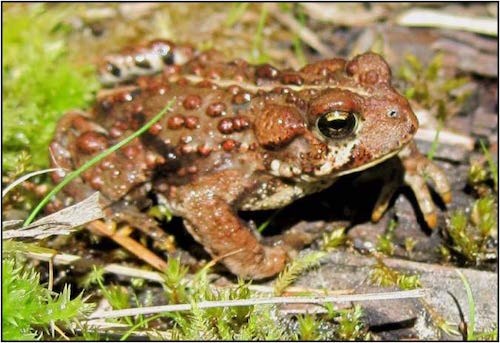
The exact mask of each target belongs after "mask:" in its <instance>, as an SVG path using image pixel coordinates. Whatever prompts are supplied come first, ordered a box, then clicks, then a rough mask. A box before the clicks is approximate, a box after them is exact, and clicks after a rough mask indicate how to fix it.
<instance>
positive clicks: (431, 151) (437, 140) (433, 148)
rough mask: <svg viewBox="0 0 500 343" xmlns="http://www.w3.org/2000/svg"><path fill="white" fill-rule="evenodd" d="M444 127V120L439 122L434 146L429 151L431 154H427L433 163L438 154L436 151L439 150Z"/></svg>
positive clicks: (433, 142)
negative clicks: (440, 136) (440, 135)
mask: <svg viewBox="0 0 500 343" xmlns="http://www.w3.org/2000/svg"><path fill="white" fill-rule="evenodd" d="M443 126H444V120H439V122H438V127H437V129H436V135H435V136H434V140H433V141H432V145H431V147H430V149H429V152H428V153H427V158H428V159H429V160H431V161H432V160H433V159H434V155H435V154H436V151H437V148H438V145H439V134H440V133H441V130H442V129H443Z"/></svg>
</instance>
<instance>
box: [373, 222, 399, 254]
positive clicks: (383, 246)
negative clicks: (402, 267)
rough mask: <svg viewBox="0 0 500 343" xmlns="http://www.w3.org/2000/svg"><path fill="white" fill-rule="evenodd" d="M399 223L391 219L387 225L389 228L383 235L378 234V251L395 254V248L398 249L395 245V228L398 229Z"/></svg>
mask: <svg viewBox="0 0 500 343" xmlns="http://www.w3.org/2000/svg"><path fill="white" fill-rule="evenodd" d="M396 226H397V223H396V221H395V220H391V221H390V222H389V224H388V225H387V228H386V230H385V232H384V234H383V235H378V236H377V243H376V245H375V246H376V249H377V251H378V252H381V253H382V254H385V255H387V256H392V255H393V254H394V250H395V249H396V248H395V246H394V242H393V239H394V230H396Z"/></svg>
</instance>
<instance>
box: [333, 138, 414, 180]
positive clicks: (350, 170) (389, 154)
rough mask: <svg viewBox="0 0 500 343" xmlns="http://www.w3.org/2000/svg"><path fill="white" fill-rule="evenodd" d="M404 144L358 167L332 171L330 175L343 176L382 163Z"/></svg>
mask: <svg viewBox="0 0 500 343" xmlns="http://www.w3.org/2000/svg"><path fill="white" fill-rule="evenodd" d="M404 147H405V146H402V147H401V148H399V149H397V150H394V151H391V152H389V153H387V154H385V155H382V156H381V157H379V158H377V159H374V160H372V161H370V162H368V163H365V164H363V165H361V166H359V167H356V168H352V169H347V170H342V171H340V172H338V173H333V174H332V175H331V176H332V177H335V178H337V177H339V176H343V175H347V174H351V173H356V172H359V171H362V170H365V169H369V168H371V167H373V166H376V165H377V164H379V163H382V162H384V161H385V160H388V159H389V158H391V157H394V156H396V155H397V154H398V153H399V152H400V151H401V150H402V149H403V148H404Z"/></svg>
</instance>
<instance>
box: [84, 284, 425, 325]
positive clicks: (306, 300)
mask: <svg viewBox="0 0 500 343" xmlns="http://www.w3.org/2000/svg"><path fill="white" fill-rule="evenodd" d="M424 294H425V289H415V290H411V291H397V292H386V293H366V294H352V295H340V296H339V295H331V296H324V297H321V296H312V297H272V298H256V299H242V300H225V301H200V302H198V303H196V304H195V306H196V308H198V309H207V308H214V307H226V306H229V307H235V306H255V305H270V304H275V305H277V304H315V305H322V304H325V303H332V302H334V303H343V302H355V301H374V300H398V299H409V298H420V297H423V296H424ZM192 309H193V305H192V304H175V305H162V306H150V307H140V308H129V309H123V310H115V311H96V312H94V313H93V314H91V315H90V316H89V317H88V318H87V319H98V318H119V317H128V316H136V315H146V314H156V313H162V312H179V311H190V310H192Z"/></svg>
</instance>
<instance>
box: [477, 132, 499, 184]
mask: <svg viewBox="0 0 500 343" xmlns="http://www.w3.org/2000/svg"><path fill="white" fill-rule="evenodd" d="M479 144H480V145H481V150H483V155H484V157H485V158H486V161H487V162H488V166H489V167H490V173H491V177H492V178H493V183H494V186H495V190H498V167H497V166H496V165H495V161H493V158H492V157H491V153H490V152H489V151H488V148H486V146H485V145H484V142H483V141H482V140H479Z"/></svg>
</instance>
